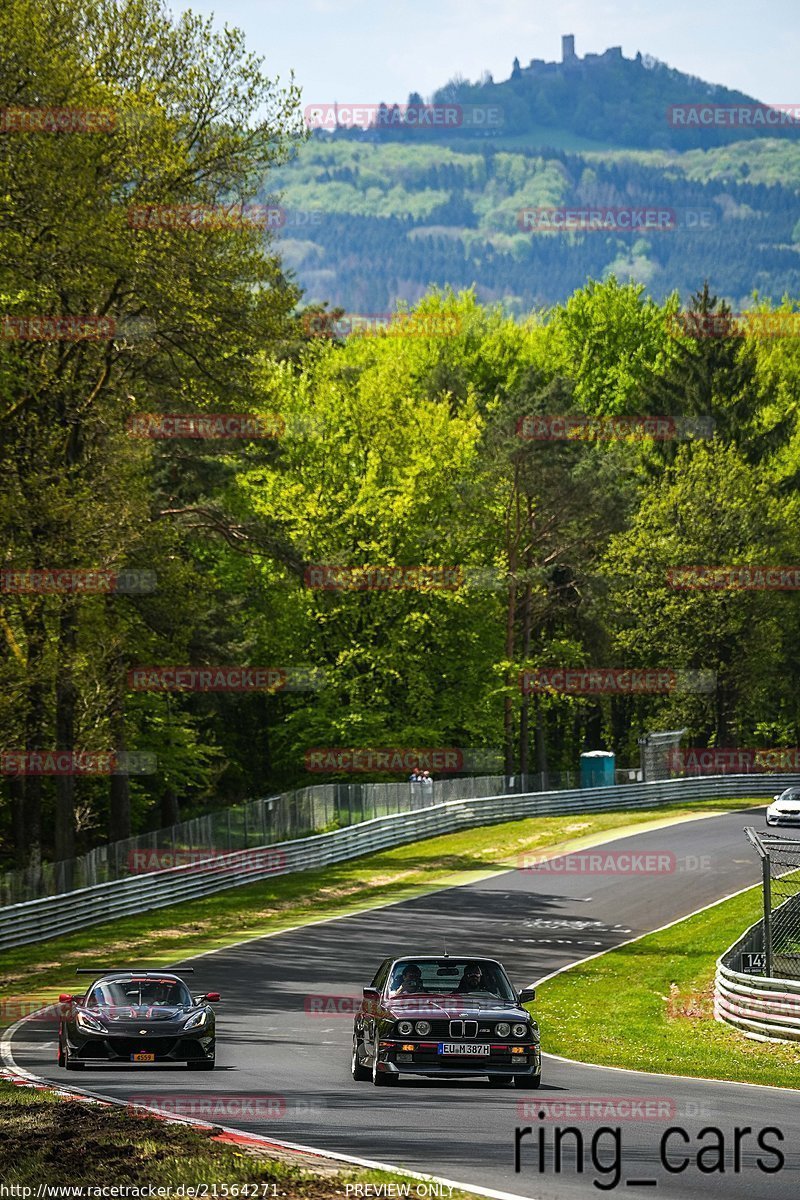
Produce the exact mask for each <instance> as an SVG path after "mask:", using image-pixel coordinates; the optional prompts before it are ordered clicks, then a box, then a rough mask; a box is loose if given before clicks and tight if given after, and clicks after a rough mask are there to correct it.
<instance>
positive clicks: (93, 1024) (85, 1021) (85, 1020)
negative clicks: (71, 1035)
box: [75, 1012, 108, 1033]
mask: <svg viewBox="0 0 800 1200" xmlns="http://www.w3.org/2000/svg"><path fill="white" fill-rule="evenodd" d="M75 1019H76V1022H77V1025H78V1028H79V1029H88V1030H89V1031H90V1032H91V1033H107V1032H108V1031H107V1029H106V1027H105V1025H101V1024H100V1022H99V1021H97V1020H96V1019H95V1018H94V1017H90V1016H89V1014H88V1013H85V1012H79V1013H78V1015H77V1017H76V1018H75Z"/></svg>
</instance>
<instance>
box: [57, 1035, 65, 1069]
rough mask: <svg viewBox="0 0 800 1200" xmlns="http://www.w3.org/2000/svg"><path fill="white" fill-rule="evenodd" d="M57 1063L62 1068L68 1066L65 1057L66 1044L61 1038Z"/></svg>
mask: <svg viewBox="0 0 800 1200" xmlns="http://www.w3.org/2000/svg"><path fill="white" fill-rule="evenodd" d="M56 1062H57V1063H58V1065H59V1066H60V1067H62V1068H63V1067H64V1066H65V1065H66V1059H65V1057H64V1043H63V1042H62V1041H61V1038H59V1039H58V1057H57V1059H56Z"/></svg>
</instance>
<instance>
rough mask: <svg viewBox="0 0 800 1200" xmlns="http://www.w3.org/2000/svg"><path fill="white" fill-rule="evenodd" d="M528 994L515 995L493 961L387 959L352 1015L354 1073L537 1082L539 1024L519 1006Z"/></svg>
mask: <svg viewBox="0 0 800 1200" xmlns="http://www.w3.org/2000/svg"><path fill="white" fill-rule="evenodd" d="M535 995H536V993H535V992H534V990H533V988H525V989H523V991H521V992H520V993H517V992H516V991H515V990H514V988H513V987H512V986H511V984H510V983H509V980H508V976H507V975H506V973H505V971H504V970H503V968H502V966H501V965H500V963H499V962H496V961H495V960H494V959H490V958H479V959H474V958H471V959H465V958H451V957H449V956H448V955H442V956H439V957H434V956H433V955H414V956H412V957H406V958H398V959H393V958H387V959H385V960H384V961H383V963H381V965H380V967H379V968H378V971H377V972H376V975H375V978H374V979H373V980H372V983H371V984H370V986H369V987H365V988H364V999H363V1001H362V1004H361V1008H360V1009H359V1011H358V1013H357V1014H356V1018H355V1025H354V1029H353V1058H352V1074H353V1079H355V1080H356V1081H357V1082H358V1081H365V1080H368V1079H371V1080H372V1082H373V1083H374V1084H375V1085H376V1086H377V1087H380V1086H382V1085H384V1084H392V1083H397V1080H398V1079H399V1077H400V1076H401V1075H406V1074H408V1075H428V1076H437V1077H439V1078H449V1079H454V1078H463V1077H465V1076H471V1075H484V1076H488V1077H489V1083H490V1084H491V1085H493V1086H495V1087H503V1086H507V1085H511V1084H515V1085H516V1086H517V1087H526V1088H538V1087H539V1084H540V1083H541V1078H542V1074H541V1072H542V1052H541V1045H540V1041H539V1026H538V1025H537V1024H536V1022H535V1021H534V1020H533V1019H532V1018H531V1017H530V1016H529V1014H528V1013H527V1011H526V1010H525V1009H524V1008H523V1007H522V1005H523V1004H525V1003H527V1002H529V1001H531V1000H533V999H534V998H535Z"/></svg>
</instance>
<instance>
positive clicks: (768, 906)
mask: <svg viewBox="0 0 800 1200" xmlns="http://www.w3.org/2000/svg"><path fill="white" fill-rule="evenodd" d="M761 875H762V879H763V881H764V887H763V892H764V969H765V971H766V975H767V978H768V979H772V978H773V974H772V876H771V875H770V863H769V854H766V855H765V856H764V858H762V860H761Z"/></svg>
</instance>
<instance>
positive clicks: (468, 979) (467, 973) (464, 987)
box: [455, 962, 495, 992]
mask: <svg viewBox="0 0 800 1200" xmlns="http://www.w3.org/2000/svg"><path fill="white" fill-rule="evenodd" d="M492 984H493V981H492V979H491V978H490V976H489V975H488V974H487V973H486V972H485V971H484V969H483V967H482V966H481V964H480V963H478V962H468V963H467V964H466V966H465V967H464V974H463V975H462V976H461V978H460V980H459V981H458V986H457V988H456V989H455V990H456V991H457V992H494V991H495V988H494V987H493V986H492Z"/></svg>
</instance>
